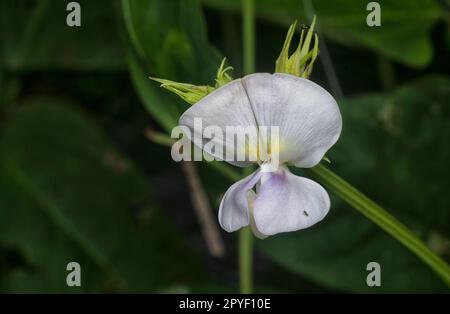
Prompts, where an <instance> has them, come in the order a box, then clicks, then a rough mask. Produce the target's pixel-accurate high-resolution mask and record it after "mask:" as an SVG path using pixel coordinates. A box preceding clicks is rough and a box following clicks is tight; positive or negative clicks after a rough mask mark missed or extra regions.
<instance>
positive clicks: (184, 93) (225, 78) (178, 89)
mask: <svg viewBox="0 0 450 314" xmlns="http://www.w3.org/2000/svg"><path fill="white" fill-rule="evenodd" d="M225 61H226V58H223V60H222V62H221V63H220V66H219V69H218V70H217V75H216V79H215V82H216V83H215V85H214V87H213V86H209V85H193V84H189V83H179V82H174V81H171V80H166V79H161V78H155V77H150V79H152V80H154V81H157V82H159V83H161V87H162V88H165V89H167V90H169V91H171V92H172V93H175V94H177V95H178V96H180V97H181V98H182V99H183V100H184V101H185V102H187V103H189V104H191V105H193V104H195V103H196V102H198V101H199V100H200V99H202V98H203V97H205V96H206V95H208V94H209V93H211V92H212V91H214V90H215V89H216V88H219V87H221V86H223V85H225V84H226V83H228V82H231V81H232V80H233V78H232V77H231V75H229V74H228V73H227V72H228V71H231V70H233V67H231V66H228V67H225Z"/></svg>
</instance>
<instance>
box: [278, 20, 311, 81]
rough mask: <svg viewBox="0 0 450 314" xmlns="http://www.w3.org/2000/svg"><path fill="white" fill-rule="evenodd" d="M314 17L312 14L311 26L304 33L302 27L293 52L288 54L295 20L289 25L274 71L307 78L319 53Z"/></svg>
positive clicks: (295, 23) (295, 25)
mask: <svg viewBox="0 0 450 314" xmlns="http://www.w3.org/2000/svg"><path fill="white" fill-rule="evenodd" d="M315 23H316V17H315V16H314V18H313V21H312V23H311V26H310V27H309V29H308V31H307V32H306V35H305V28H302V32H301V35H300V42H299V43H298V46H297V49H296V50H295V52H294V53H293V54H292V55H290V56H289V49H290V47H291V42H292V37H293V36H294V32H295V29H296V27H297V21H295V22H294V24H292V25H291V26H290V27H289V30H288V33H287V35H286V40H285V41H284V45H283V49H282V50H281V53H280V56H279V57H278V59H277V61H276V63H275V72H278V73H288V74H292V75H295V76H299V77H303V78H308V77H309V75H310V74H311V71H312V68H313V65H314V61H315V60H316V58H317V55H318V54H319V39H318V37H317V34H314V25H315ZM313 34H314V46H313V47H312V49H310V48H311V43H312V37H313Z"/></svg>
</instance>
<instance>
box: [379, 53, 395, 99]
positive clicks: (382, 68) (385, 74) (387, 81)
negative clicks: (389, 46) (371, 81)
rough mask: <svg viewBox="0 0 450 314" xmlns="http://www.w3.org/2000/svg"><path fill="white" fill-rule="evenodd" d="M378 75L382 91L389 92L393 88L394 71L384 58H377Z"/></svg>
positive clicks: (392, 66) (390, 63)
mask: <svg viewBox="0 0 450 314" xmlns="http://www.w3.org/2000/svg"><path fill="white" fill-rule="evenodd" d="M378 74H379V76H380V81H381V86H382V87H383V90H384V91H386V92H388V91H391V90H392V89H393V88H394V87H395V69H394V65H393V64H392V62H391V61H390V60H389V59H387V58H386V57H384V56H378Z"/></svg>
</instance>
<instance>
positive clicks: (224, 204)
mask: <svg viewBox="0 0 450 314" xmlns="http://www.w3.org/2000/svg"><path fill="white" fill-rule="evenodd" d="M260 177H261V172H260V171H259V170H257V171H256V172H254V173H253V174H251V175H249V176H248V177H245V178H244V179H242V180H240V181H238V182H236V183H235V184H233V185H232V186H231V187H230V188H229V189H228V190H227V192H226V193H225V195H224V196H223V198H222V201H221V203H220V207H219V223H220V226H221V227H222V228H223V229H224V230H226V231H228V232H233V231H236V230H238V229H240V228H242V227H244V226H247V225H248V224H249V222H250V218H249V210H248V207H249V206H248V200H247V193H248V192H249V191H250V190H251V189H252V188H253V187H254V186H255V184H256V183H257V182H258V181H259V178H260Z"/></svg>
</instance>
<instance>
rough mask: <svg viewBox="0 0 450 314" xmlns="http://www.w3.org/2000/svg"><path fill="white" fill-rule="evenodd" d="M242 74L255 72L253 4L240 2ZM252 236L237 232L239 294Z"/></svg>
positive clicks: (248, 277)
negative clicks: (242, 49) (242, 34)
mask: <svg viewBox="0 0 450 314" xmlns="http://www.w3.org/2000/svg"><path fill="white" fill-rule="evenodd" d="M242 19H243V20H242V25H243V33H244V36H243V40H244V42H243V48H244V51H243V53H244V73H245V74H250V73H253V72H255V3H254V0H242ZM252 268H253V235H252V231H251V229H250V228H249V227H245V228H243V229H242V230H241V231H240V232H239V279H240V291H241V293H252V292H253V269H252Z"/></svg>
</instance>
